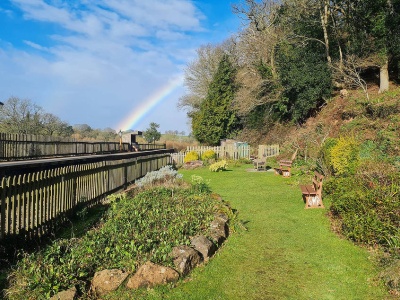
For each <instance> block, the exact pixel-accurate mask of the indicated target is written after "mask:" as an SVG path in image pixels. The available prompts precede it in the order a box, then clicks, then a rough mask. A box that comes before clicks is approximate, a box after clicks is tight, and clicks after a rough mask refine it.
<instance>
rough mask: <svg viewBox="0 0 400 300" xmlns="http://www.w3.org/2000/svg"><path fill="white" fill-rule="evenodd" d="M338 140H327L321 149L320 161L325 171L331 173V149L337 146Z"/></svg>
mask: <svg viewBox="0 0 400 300" xmlns="http://www.w3.org/2000/svg"><path fill="white" fill-rule="evenodd" d="M337 143H338V140H337V139H335V138H327V139H326V140H325V142H324V144H323V145H322V147H321V153H320V155H321V156H322V161H323V163H324V165H325V167H326V169H327V170H328V171H329V172H331V173H333V172H334V170H333V169H332V149H333V148H334V147H335V146H336V145H337Z"/></svg>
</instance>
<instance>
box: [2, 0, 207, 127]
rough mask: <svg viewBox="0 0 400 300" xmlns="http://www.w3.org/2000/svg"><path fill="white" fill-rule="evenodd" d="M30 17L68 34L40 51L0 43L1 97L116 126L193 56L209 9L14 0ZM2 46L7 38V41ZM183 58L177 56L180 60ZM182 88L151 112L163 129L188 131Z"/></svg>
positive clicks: (185, 2)
mask: <svg viewBox="0 0 400 300" xmlns="http://www.w3.org/2000/svg"><path fill="white" fill-rule="evenodd" d="M11 2H12V3H14V4H15V5H16V6H17V7H18V8H19V9H20V10H21V11H22V13H23V16H24V18H25V19H26V20H28V21H29V20H35V21H40V22H47V23H52V24H56V25H58V26H60V27H62V28H64V29H67V30H68V31H67V32H68V33H67V34H63V35H61V34H60V33H58V34H57V35H51V36H50V37H51V40H50V41H51V45H40V44H38V43H36V42H35V40H24V41H23V42H24V43H25V44H26V45H29V46H30V47H32V48H34V49H37V50H41V51H43V52H42V53H40V52H37V51H36V52H32V53H30V52H29V50H26V51H21V50H18V49H16V48H14V47H12V46H7V47H4V46H3V47H2V44H0V97H1V99H0V101H4V100H6V99H7V98H8V97H9V96H10V95H15V96H19V97H23V98H25V97H26V98H31V99H32V100H33V101H35V102H36V103H38V104H39V105H41V106H43V107H44V108H45V109H46V110H48V111H50V112H52V113H55V114H57V115H59V116H60V117H61V118H62V119H65V120H68V121H69V122H71V123H72V124H76V123H88V124H89V125H91V126H93V127H102V128H104V127H112V126H115V125H116V124H118V123H119V122H120V120H121V118H124V117H125V115H126V114H127V113H129V112H131V111H133V109H134V108H135V107H137V106H138V105H140V102H141V101H144V100H145V99H146V97H147V96H149V95H150V94H152V93H153V92H154V91H155V90H156V89H157V88H160V87H162V86H164V85H165V82H167V81H168V80H169V78H171V77H174V76H177V75H178V74H181V73H182V69H183V66H184V62H185V61H186V60H188V59H190V58H192V57H194V56H195V51H194V49H195V48H196V47H197V45H191V44H190V43H189V42H188V41H190V33H191V32H199V31H202V30H204V29H203V28H202V26H201V20H202V19H204V18H205V17H204V15H202V13H201V12H199V11H198V9H197V8H196V7H195V6H194V4H193V3H192V2H191V1H190V0H129V1H128V0H79V1H78V0H77V1H75V2H73V3H72V4H71V2H66V1H63V0H47V1H44V0H11ZM3 45H5V43H3ZM177 61H178V62H177ZM182 93H183V88H182V89H180V90H178V91H177V92H176V93H174V94H173V95H171V97H170V98H168V99H166V100H165V101H164V102H163V104H162V109H161V108H158V109H156V110H155V111H154V113H153V114H151V115H150V116H149V117H147V118H146V119H145V120H144V122H147V123H143V124H142V125H141V126H142V128H137V129H145V127H146V126H147V124H148V122H149V121H156V122H157V121H158V122H159V123H161V129H162V130H167V129H178V130H185V131H188V129H187V127H186V114H185V113H184V112H180V111H177V109H176V102H177V99H178V98H179V95H181V94H182Z"/></svg>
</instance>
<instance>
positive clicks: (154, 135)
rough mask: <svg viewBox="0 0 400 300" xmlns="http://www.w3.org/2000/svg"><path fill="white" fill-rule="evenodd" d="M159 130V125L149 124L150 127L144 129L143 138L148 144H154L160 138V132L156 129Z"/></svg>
mask: <svg viewBox="0 0 400 300" xmlns="http://www.w3.org/2000/svg"><path fill="white" fill-rule="evenodd" d="M158 128H160V124H157V123H154V122H151V123H150V127H149V128H147V129H146V131H145V133H144V137H145V139H146V141H147V142H148V143H151V142H156V141H158V140H160V138H161V132H159V131H158V130H157V129H158Z"/></svg>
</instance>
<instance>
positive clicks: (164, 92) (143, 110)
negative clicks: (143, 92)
mask: <svg viewBox="0 0 400 300" xmlns="http://www.w3.org/2000/svg"><path fill="white" fill-rule="evenodd" d="M182 84H183V76H181V77H178V78H176V79H174V80H171V81H170V82H168V83H167V84H166V85H164V86H163V87H161V88H160V89H159V90H157V91H156V92H154V93H153V94H151V95H150V96H149V97H148V98H147V99H146V100H144V101H143V102H142V103H141V104H140V106H139V107H135V109H134V110H133V111H132V112H131V113H130V114H129V115H128V116H127V117H125V118H124V119H123V121H122V122H121V123H120V124H119V125H118V126H117V128H116V129H117V131H119V130H120V129H121V130H122V131H125V130H128V129H131V128H132V129H133V128H134V127H135V126H137V125H138V124H139V123H140V122H141V121H142V120H143V119H144V118H145V117H146V116H147V115H148V114H149V113H150V112H151V111H152V110H153V109H154V108H155V107H156V106H157V105H158V104H160V103H161V102H162V101H163V100H165V99H166V98H167V97H168V96H169V95H171V94H172V93H173V92H174V91H175V90H176V89H177V88H178V87H180V86H182Z"/></svg>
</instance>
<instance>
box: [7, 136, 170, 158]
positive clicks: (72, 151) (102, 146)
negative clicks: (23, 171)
mask: <svg viewBox="0 0 400 300" xmlns="http://www.w3.org/2000/svg"><path fill="white" fill-rule="evenodd" d="M139 146H140V150H141V151H144V150H154V149H165V148H166V147H165V145H157V144H140V145H139ZM120 150H121V149H120V143H119V142H106V141H93V142H88V141H78V140H76V139H75V138H65V137H53V136H43V135H31V134H8V133H0V160H16V159H31V158H40V157H54V156H67V155H74V156H77V155H89V154H99V153H116V152H120ZM129 150H131V149H130V144H129V143H122V151H129Z"/></svg>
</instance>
